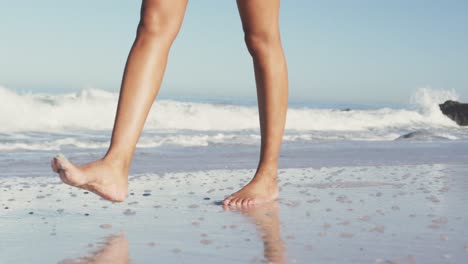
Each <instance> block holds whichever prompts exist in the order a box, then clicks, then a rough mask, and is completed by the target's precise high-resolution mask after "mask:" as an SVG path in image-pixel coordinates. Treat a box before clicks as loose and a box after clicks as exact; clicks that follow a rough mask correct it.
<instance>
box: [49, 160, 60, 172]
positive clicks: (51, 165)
mask: <svg viewBox="0 0 468 264" xmlns="http://www.w3.org/2000/svg"><path fill="white" fill-rule="evenodd" d="M50 167H51V168H52V170H53V171H54V172H58V168H57V165H56V164H55V159H52V160H51V161H50Z"/></svg>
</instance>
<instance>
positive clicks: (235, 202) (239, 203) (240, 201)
mask: <svg viewBox="0 0 468 264" xmlns="http://www.w3.org/2000/svg"><path fill="white" fill-rule="evenodd" d="M234 204H235V205H236V206H241V205H242V198H237V199H236V200H235V201H234Z"/></svg>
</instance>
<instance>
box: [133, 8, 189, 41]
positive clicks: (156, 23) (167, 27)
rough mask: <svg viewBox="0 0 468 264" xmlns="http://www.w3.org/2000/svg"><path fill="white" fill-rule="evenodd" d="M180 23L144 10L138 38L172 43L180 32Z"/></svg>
mask: <svg viewBox="0 0 468 264" xmlns="http://www.w3.org/2000/svg"><path fill="white" fill-rule="evenodd" d="M179 28H180V22H179V21H177V19H174V18H172V17H169V16H165V15H162V14H160V13H158V12H152V10H144V9H143V10H142V13H141V18H140V23H139V24H138V30H137V37H143V38H148V37H149V39H155V38H157V39H158V40H161V39H162V40H167V41H169V42H172V41H173V40H174V39H175V38H176V36H177V33H178V32H179Z"/></svg>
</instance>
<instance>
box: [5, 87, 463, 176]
mask: <svg viewBox="0 0 468 264" xmlns="http://www.w3.org/2000/svg"><path fill="white" fill-rule="evenodd" d="M449 99H450V100H457V99H458V96H457V95H456V93H455V92H453V91H435V90H430V89H419V90H418V91H417V92H416V93H415V94H414V95H413V96H412V97H411V98H409V100H408V104H407V106H406V107H400V108H396V107H386V106H380V107H379V106H372V107H369V106H367V107H363V106H356V105H352V104H349V106H353V107H352V108H350V109H349V107H347V105H346V104H341V105H328V106H327V105H325V104H322V105H319V106H317V104H315V105H314V104H312V103H308V102H299V103H298V102H294V101H293V102H291V104H290V106H289V109H288V113H287V122H286V131H285V135H284V141H283V146H282V147H283V152H282V157H281V160H282V164H284V166H287V167H291V165H292V164H294V166H296V167H297V166H300V167H307V166H312V165H317V164H318V165H320V163H323V164H325V163H328V162H330V161H332V162H333V161H334V162H338V161H339V160H342V161H343V160H344V161H348V162H347V163H351V161H352V160H355V159H356V158H357V157H364V156H366V157H367V158H369V159H370V160H373V159H379V158H380V157H382V156H385V154H384V153H382V151H385V153H394V156H393V157H394V158H398V157H400V155H398V152H399V151H401V150H404V149H408V146H411V147H417V148H418V149H419V150H420V151H422V152H424V153H426V152H427V151H426V150H427V149H428V148H431V149H432V150H433V151H432V152H431V153H434V155H433V157H432V158H437V157H438V158H440V157H441V155H438V154H437V153H438V152H441V151H445V152H446V153H447V155H446V156H444V157H446V160H450V159H451V158H454V157H450V156H454V155H451V154H450V153H454V151H455V152H456V149H457V148H459V147H460V146H463V144H466V142H467V140H468V128H467V127H460V126H458V125H457V124H456V123H455V122H454V121H452V120H450V119H449V118H448V117H446V116H444V115H443V114H442V113H441V111H440V110H439V107H438V104H439V103H443V102H444V101H445V100H449ZM117 101H118V93H116V92H110V91H106V90H99V89H85V90H81V91H79V92H70V93H31V92H27V93H26V92H17V91H15V90H12V89H9V88H5V87H0V164H1V165H2V167H3V168H6V169H5V170H4V171H3V172H0V176H7V175H5V173H7V172H8V173H10V174H21V173H23V172H20V171H21V170H22V169H18V168H17V166H16V163H18V162H20V161H27V162H28V163H27V164H29V165H27V166H26V167H28V169H26V172H24V173H29V174H34V173H35V172H37V173H38V174H41V173H45V172H46V170H49V167H48V162H49V159H50V158H51V157H52V156H53V155H55V154H57V153H61V152H62V153H65V154H66V155H68V156H69V158H71V160H73V161H78V162H82V163H85V162H88V161H90V160H92V159H96V158H99V157H102V155H104V154H105V151H106V149H107V147H108V146H109V142H110V137H111V132H112V127H113V122H114V118H115V112H116V107H117ZM346 108H348V109H346ZM409 142H410V143H411V144H410V145H408V143H409ZM259 143H260V133H259V122H258V110H257V106H256V103H255V101H248V100H244V101H241V100H230V99H222V98H221V99H209V100H201V99H196V100H195V99H190V98H183V99H178V98H158V99H157V100H156V102H155V104H154V105H153V107H152V108H151V111H150V114H149V116H148V118H147V121H146V124H145V128H144V132H143V134H142V136H141V138H140V140H139V142H138V146H137V147H138V148H137V152H136V156H135V159H136V160H137V161H141V162H143V164H142V165H141V166H138V168H134V169H137V170H138V169H141V168H142V167H147V166H156V165H155V164H159V165H157V166H156V167H155V169H156V170H157V169H164V170H180V169H181V168H182V169H184V168H187V169H190V168H198V169H204V168H205V167H206V169H209V168H225V167H236V168H243V167H247V168H250V167H254V166H255V165H256V162H257V159H258V149H259ZM460 144H461V145H460ZM362 148H366V149H369V150H371V149H376V148H378V149H381V150H382V151H381V152H380V153H381V154H380V155H374V154H375V153H373V152H369V151H368V152H361V153H360V154H359V151H358V150H359V149H362ZM347 150H352V152H353V153H354V154H351V153H349V151H348V152H347ZM324 153H325V154H326V153H328V154H327V155H329V156H328V157H329V158H327V159H326V160H325V159H323V157H321V156H320V155H321V154H324ZM346 153H348V154H349V155H348V156H346V155H345V154H346ZM366 153H367V154H366ZM369 153H372V154H369ZM417 156H418V157H419V158H420V156H421V155H417ZM418 157H416V156H411V155H410V156H409V157H407V158H405V159H416V158H418ZM316 159H320V160H316ZM461 159H463V157H461ZM314 160H316V162H315V163H314ZM361 160H363V159H361ZM31 166H36V167H35V169H34V170H31V169H30V168H31ZM134 167H135V166H134ZM43 168H46V170H43ZM28 171H29V172H28Z"/></svg>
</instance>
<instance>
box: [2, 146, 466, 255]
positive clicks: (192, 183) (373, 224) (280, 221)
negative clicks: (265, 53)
mask: <svg viewBox="0 0 468 264" xmlns="http://www.w3.org/2000/svg"><path fill="white" fill-rule="evenodd" d="M385 144H389V143H385ZM395 144H397V143H395ZM442 144H445V147H444V146H442V145H441V144H439V143H434V144H433V145H434V146H433V147H434V149H440V152H439V153H437V152H436V151H430V147H429V146H428V145H430V144H417V143H416V144H414V143H413V144H410V146H409V147H408V146H407V147H406V151H403V152H401V153H400V154H399V155H397V154H396V153H395V150H392V149H391V148H389V147H388V146H387V147H381V148H380V149H379V148H378V147H377V146H378V145H377V144H375V143H374V144H372V145H366V144H364V143H362V144H359V143H354V144H353V145H354V150H353V151H351V150H352V149H353V148H351V147H348V148H346V147H344V145H343V146H342V147H341V148H338V149H341V150H344V149H348V151H350V153H358V152H359V153H360V154H359V156H360V157H368V156H369V157H371V156H373V155H372V153H374V152H380V153H381V156H384V157H386V162H385V163H386V164H382V160H381V159H379V158H378V157H376V158H374V159H372V158H366V159H361V161H359V160H356V159H353V158H352V157H353V156H354V155H352V154H350V153H348V154H346V153H347V152H344V153H343V151H337V150H336V149H335V150H333V151H331V150H330V151H329V152H328V154H327V152H322V153H325V156H327V157H331V156H332V154H333V153H334V154H335V155H336V156H334V157H333V160H334V161H335V163H336V164H334V165H333V164H331V163H333V162H332V161H330V160H328V159H326V158H325V156H322V157H321V158H320V157H317V155H319V153H320V151H321V149H320V147H319V146H315V148H313V146H309V148H308V150H307V148H306V147H304V146H303V147H302V148H303V150H302V151H303V152H302V153H307V152H309V153H310V156H308V157H303V159H304V160H307V159H316V160H317V161H318V160H319V159H322V160H323V161H324V162H323V163H324V164H327V165H326V166H318V165H317V163H316V162H310V164H313V166H312V167H296V168H294V167H288V166H283V167H284V168H282V169H281V170H280V171H279V178H280V187H281V196H280V199H279V200H278V201H277V202H274V203H270V204H265V205H262V206H257V207H255V208H248V209H245V208H244V209H239V208H223V206H221V205H220V201H221V200H222V199H223V198H224V196H225V195H227V194H229V193H231V192H233V191H235V190H236V189H238V188H239V187H240V186H242V185H243V184H244V183H245V182H247V181H248V180H249V179H250V177H251V175H252V173H253V172H254V171H253V168H248V169H241V168H228V169H220V168H209V169H205V170H200V169H194V170H187V168H186V169H185V170H184V171H173V172H164V173H154V172H151V171H153V170H154V168H153V169H152V167H151V166H150V165H149V164H148V161H147V160H146V158H155V157H156V156H157V155H156V154H154V155H155V156H151V155H149V154H146V155H143V154H142V153H140V156H139V157H140V158H137V159H136V161H135V164H134V166H133V167H134V168H136V169H134V170H133V172H132V173H131V177H130V195H129V197H128V200H126V201H125V202H124V203H120V204H113V203H110V202H107V201H104V200H102V199H99V198H98V197H97V196H95V195H93V194H91V193H88V192H86V191H83V190H79V189H75V188H72V187H69V186H67V185H64V184H62V183H61V182H60V181H59V179H58V178H57V177H55V176H53V174H52V173H46V172H45V171H44V172H43V173H44V175H47V176H27V175H25V174H22V173H21V172H19V174H17V175H16V176H14V175H13V176H2V177H1V178H0V188H1V193H2V194H1V197H2V199H1V207H2V208H1V211H0V212H1V214H0V223H1V226H2V239H1V240H0V259H1V260H2V263H268V262H271V263H465V262H466V261H467V260H468V240H467V237H468V229H467V226H468V222H467V221H468V220H467V219H468V196H467V191H468V180H467V177H466V175H468V164H466V163H463V162H462V161H463V159H465V158H466V157H467V156H468V151H467V150H466V149H468V148H466V146H467V144H466V143H464V144H461V146H460V143H458V144H454V143H442ZM437 145H439V147H437ZM455 145H458V147H460V149H458V155H457V157H456V158H455V156H450V155H449V152H450V150H452V151H455V152H457V146H455ZM371 146H372V147H371ZM298 148H299V146H296V148H294V147H291V146H286V147H285V149H286V150H285V152H284V156H285V157H284V160H285V161H287V158H286V157H287V156H288V154H290V155H291V156H294V155H295V153H296V154H301V152H300V151H299V150H298ZM291 149H296V151H291ZM313 149H315V151H314V150H313ZM397 149H398V148H397ZM400 149H404V148H403V147H401V148H400ZM444 149H445V150H444ZM463 149H464V150H463ZM410 150H411V151H410ZM197 151H198V154H199V155H200V156H199V157H200V158H203V157H204V156H203V154H201V153H202V152H203V151H201V149H198V150H195V149H194V150H192V152H190V151H189V152H186V155H188V156H195V155H196V152H197ZM445 152H446V154H447V155H448V156H445V155H444V153H445ZM244 153H249V151H248V150H245V152H244ZM340 153H341V154H340ZM392 153H393V154H392ZM205 155H213V153H211V154H205ZM217 155H218V156H219V157H222V155H220V153H218V154H217ZM250 155H252V156H253V155H254V151H253V148H252V154H246V155H245V156H244V158H246V159H247V160H248V158H249V156H250ZM414 155H418V156H419V157H420V156H421V155H425V160H426V161H432V162H422V161H421V160H418V159H412V158H411V157H414ZM340 156H341V158H339V157H340ZM72 157H73V156H72ZM144 157H146V158H144ZM314 157H315V158H314ZM392 157H393V159H392ZM444 157H445V158H444ZM74 158H75V159H78V158H77V157H74ZM87 158H89V157H87ZM219 159H220V160H218V161H220V162H223V158H219ZM3 160H5V157H3ZM296 160H297V161H298V162H300V159H299V158H297V159H296ZM304 160H303V161H304ZM326 160H327V161H328V162H325V161H326ZM340 160H341V161H343V160H347V161H348V162H347V164H345V163H343V162H339V161H340ZM364 160H365V161H366V162H363V161H364ZM405 160H406V162H405ZM32 163H34V162H32ZM163 163H164V162H163ZM167 163H169V162H168V160H166V164H167ZM283 163H285V162H283ZM372 163H374V164H372ZM145 164H146V166H145ZM44 165H45V163H44ZM292 165H294V164H292ZM25 166H27V165H25ZM233 166H234V165H233ZM239 166H245V167H250V165H249V164H241V165H239ZM205 167H210V166H205ZM214 167H216V166H214ZM234 167H235V166H234ZM42 169H44V170H45V168H42ZM144 170H146V171H149V172H142V171H144ZM166 170H168V169H167V168H166ZM20 171H21V170H20ZM41 173H42V172H41Z"/></svg>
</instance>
